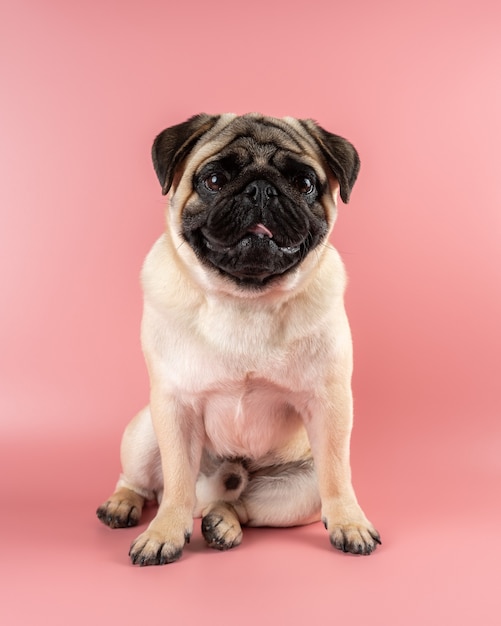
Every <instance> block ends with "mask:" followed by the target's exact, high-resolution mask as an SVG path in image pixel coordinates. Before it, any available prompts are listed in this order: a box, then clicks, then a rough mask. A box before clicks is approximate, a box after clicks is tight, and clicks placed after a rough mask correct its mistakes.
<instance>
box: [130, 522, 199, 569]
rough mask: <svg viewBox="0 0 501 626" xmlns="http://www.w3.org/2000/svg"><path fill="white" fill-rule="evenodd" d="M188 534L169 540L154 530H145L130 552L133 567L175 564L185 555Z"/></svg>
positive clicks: (188, 538)
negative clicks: (184, 549)
mask: <svg viewBox="0 0 501 626" xmlns="http://www.w3.org/2000/svg"><path fill="white" fill-rule="evenodd" d="M189 540H190V535H189V533H188V532H186V533H185V535H184V536H182V537H180V538H177V539H167V538H166V537H165V535H164V534H162V533H159V532H156V531H154V530H150V529H148V530H145V531H144V533H142V534H141V535H139V537H138V538H137V539H136V540H135V541H133V542H132V545H131V547H130V550H129V556H130V560H131V561H132V564H133V565H165V564H166V563H174V561H177V560H178V559H179V558H180V557H181V554H182V553H183V548H184V544H185V543H189Z"/></svg>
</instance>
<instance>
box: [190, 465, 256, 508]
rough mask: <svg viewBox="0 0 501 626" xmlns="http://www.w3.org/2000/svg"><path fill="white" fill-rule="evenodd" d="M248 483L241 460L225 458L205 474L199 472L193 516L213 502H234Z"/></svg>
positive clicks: (247, 475)
mask: <svg viewBox="0 0 501 626" xmlns="http://www.w3.org/2000/svg"><path fill="white" fill-rule="evenodd" d="M248 483H249V472H248V471H247V468H246V467H245V462H244V461H243V460H240V459H238V460H234V459H232V460H225V461H223V462H222V463H221V464H220V465H219V466H218V467H217V469H216V470H215V472H213V473H211V474H209V475H207V474H204V473H200V474H199V476H198V480H197V486H196V495H197V505H196V509H195V517H200V516H201V515H202V512H203V510H204V509H205V508H206V507H207V506H208V505H209V504H213V503H214V502H235V501H237V500H238V499H239V498H240V496H241V495H242V493H243V492H244V491H245V489H246V487H247V485H248Z"/></svg>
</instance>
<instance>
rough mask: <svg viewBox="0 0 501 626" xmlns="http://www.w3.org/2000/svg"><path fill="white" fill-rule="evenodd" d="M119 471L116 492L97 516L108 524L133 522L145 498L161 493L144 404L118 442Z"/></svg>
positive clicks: (153, 440)
mask: <svg viewBox="0 0 501 626" xmlns="http://www.w3.org/2000/svg"><path fill="white" fill-rule="evenodd" d="M121 460H122V474H121V475H120V479H119V481H118V483H117V486H116V488H115V492H114V493H113V495H111V496H110V497H109V498H108V500H107V501H106V502H104V503H103V504H101V506H99V507H98V509H97V511H96V514H97V516H98V518H99V519H100V520H101V521H102V522H103V523H104V524H106V525H107V526H109V527H110V528H125V527H128V526H136V525H137V524H138V523H139V520H140V519H141V513H142V510H143V506H144V503H145V501H146V500H154V499H156V498H157V497H158V496H159V494H160V493H161V489H162V477H161V467H160V453H159V450H158V445H157V442H156V437H155V433H154V432H153V426H152V424H151V416H150V411H149V407H146V408H145V409H143V410H142V411H140V413H138V415H136V417H135V418H134V419H133V420H132V421H131V422H130V423H129V424H128V426H127V428H126V429H125V432H124V435H123V438H122V445H121Z"/></svg>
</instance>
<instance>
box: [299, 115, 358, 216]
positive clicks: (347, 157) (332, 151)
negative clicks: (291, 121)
mask: <svg viewBox="0 0 501 626" xmlns="http://www.w3.org/2000/svg"><path fill="white" fill-rule="evenodd" d="M301 124H302V125H303V127H304V128H305V129H306V130H307V131H308V133H309V134H310V135H311V136H312V137H313V138H314V139H315V141H316V142H317V144H318V146H319V147H320V150H321V152H322V155H323V157H324V159H325V160H326V161H327V164H328V165H329V167H330V168H331V170H332V172H333V174H334V176H335V177H336V178H337V180H338V181H339V189H340V193H341V198H342V200H343V202H344V203H345V204H347V203H348V202H349V200H350V193H351V190H352V189H353V185H354V184H355V181H356V180H357V176H358V172H359V170H360V158H359V156H358V153H357V151H356V150H355V147H354V146H353V145H352V144H351V143H350V142H349V141H347V140H346V139H344V138H343V137H340V136H339V135H333V134H332V133H329V132H328V131H326V130H324V129H323V128H321V127H320V126H319V125H318V124H317V123H316V122H314V121H313V120H301Z"/></svg>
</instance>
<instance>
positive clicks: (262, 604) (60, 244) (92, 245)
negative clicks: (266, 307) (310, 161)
mask: <svg viewBox="0 0 501 626" xmlns="http://www.w3.org/2000/svg"><path fill="white" fill-rule="evenodd" d="M8 5H9V6H8ZM169 5H170V6H169ZM500 24H501V5H500V4H499V2H497V1H496V0H421V1H420V2H412V3H410V2H405V1H402V0H381V1H380V2H373V1H372V0H365V1H357V0H353V1H352V2H336V1H335V0H312V1H311V2H307V3H295V2H294V0H283V1H281V2H273V0H252V2H249V3H243V2H236V1H233V2H230V1H229V0H213V1H212V2H209V3H208V2H201V0H200V1H196V0H195V1H192V2H189V1H185V2H178V3H177V5H174V3H173V2H166V1H163V2H161V1H160V0H159V1H153V0H152V1H150V0H142V1H137V2H133V1H129V0H121V1H118V0H109V1H104V0H99V1H98V0H89V1H86V2H69V1H68V0H65V1H63V0H38V1H36V0H31V1H30V0H17V1H16V2H10V3H7V2H2V4H1V8H0V46H1V53H0V62H1V65H2V67H1V94H0V95H1V97H0V107H1V120H0V123H1V126H2V127H1V135H0V151H1V170H0V171H1V176H2V183H1V188H0V210H1V212H2V217H1V232H0V254H1V265H0V267H1V269H0V276H1V279H0V280H1V285H0V289H1V294H2V300H1V307H0V318H1V326H0V346H1V350H0V385H1V389H0V420H1V443H0V464H1V467H0V472H1V473H0V476H1V485H2V487H1V495H0V501H1V507H2V511H1V514H0V525H1V532H0V541H1V543H2V545H1V558H0V568H1V570H2V571H3V574H2V577H3V582H2V596H3V599H2V601H1V603H0V619H1V621H2V623H5V624H28V623H42V621H44V623H51V624H56V625H58V624H63V623H64V624H66V623H72V624H77V625H78V624H88V623H94V624H106V623H109V622H113V623H125V624H129V623H135V622H137V621H139V619H142V620H143V621H144V622H145V623H147V622H152V623H153V620H155V622H158V620H167V621H168V623H170V624H195V623H204V624H218V625H219V624H226V623H230V620H231V623H239V624H241V625H243V626H246V625H247V624H255V623H257V624H259V623H262V624H273V623H280V624H285V623H286V624H292V625H296V624H298V625H299V624H305V623H312V624H313V623H315V622H318V621H319V620H323V623H326V622H325V620H326V619H327V623H338V624H343V625H344V626H346V625H348V626H349V625H351V624H357V625H358V624H364V625H367V624H377V625H379V624H380V625H385V626H387V625H388V624H392V625H393V624H396V625H400V624H405V625H406V626H413V625H418V624H419V625H422V624H441V625H442V624H481V625H482V626H486V625H487V626H489V625H491V624H492V625H494V624H500V623H501V606H500V605H501V600H500V594H499V563H500V558H501V542H500V540H499V531H500V530H501V528H500V522H501V505H500V497H499V494H500V487H499V484H500V479H501V454H500V447H501V444H500V435H501V426H500V412H501V411H500V410H501V400H500V398H501V393H500V383H499V378H500V370H501V363H500V354H501V352H500V349H501V332H500V320H501V293H500V284H501V281H500V279H501V246H500V241H501V239H500V235H501V185H500V174H499V163H500V161H499V154H500V146H501V123H500V119H501V115H500V112H501V82H500V79H499V72H500V67H501V54H500V50H501V44H500ZM253 110H258V111H261V112H264V113H268V114H272V115H278V116H280V115H286V114H287V115H295V116H298V117H313V118H315V119H317V120H318V122H319V123H320V124H322V125H324V126H325V127H326V128H328V129H329V130H331V131H334V132H337V133H339V134H342V135H345V136H347V137H348V138H350V139H351V140H352V141H353V142H354V143H355V145H356V146H357V147H358V149H359V151H360V154H361V157H362V163H363V164H362V170H361V175H360V179H359V182H358V183H357V185H356V186H355V190H354V193H353V196H352V201H351V202H350V205H349V206H347V207H344V206H342V207H341V210H340V216H339V220H338V224H337V226H336V229H335V231H334V236H333V241H334V243H335V245H336V246H337V247H338V249H339V250H340V252H341V253H342V255H343V257H344V259H345V262H346V265H347V268H348V272H349V275H350V286H349V291H348V294H347V306H348V309H349V314H350V318H351V323H352V327H353V334H354V340H355V351H356V352H355V354H356V367H355V378H354V390H355V399H356V428H355V431H354V436H353V442H352V450H353V452H352V457H353V472H354V481H355V486H356V488H357V491H358V495H359V498H360V500H361V502H362V504H363V506H364V508H365V509H366V512H367V513H368V515H369V516H370V518H371V519H372V520H373V521H374V522H375V524H376V526H377V527H378V529H379V530H380V531H381V534H382V537H383V546H382V548H380V549H378V550H377V552H376V553H375V554H374V555H373V556H371V557H369V558H357V557H349V556H345V555H342V554H340V553H336V552H334V551H333V550H332V549H331V548H330V546H329V544H328V540H327V535H326V534H325V532H324V530H323V528H322V527H321V526H320V524H315V525H312V526H310V527H307V528H299V529H291V530H266V529H256V530H248V531H247V532H246V533H245V535H244V543H243V544H242V546H240V547H239V548H238V549H237V550H235V551H234V552H229V553H225V554H220V553H216V552H213V551H210V550H208V549H205V548H204V545H203V541H202V539H201V537H200V532H199V531H198V530H197V533H196V534H195V537H194V538H193V540H192V543H191V545H190V546H189V547H188V548H187V549H186V550H185V554H184V556H183V558H182V560H181V561H180V562H179V563H177V564H176V565H172V566H166V567H163V568H145V569H139V568H134V567H132V566H131V565H129V564H128V558H127V550H128V545H129V542H130V541H131V540H132V538H134V537H135V535H136V534H137V530H134V529H133V530H123V531H110V530H109V529H107V528H105V527H104V526H102V525H101V524H99V522H98V521H97V519H96V518H95V516H94V510H95V508H96V506H97V505H98V504H99V503H100V502H101V501H102V500H103V499H105V498H106V497H107V496H108V494H109V492H110V491H111V489H112V488H113V486H114V483H115V480H116V478H117V474H118V470H119V461H118V446H119V439H120V434H121V431H122V429H123V427H124V425H125V423H126V422H127V421H128V419H129V418H130V417H131V416H132V414H133V413H134V412H135V411H136V410H137V409H138V408H140V407H141V406H142V405H143V404H144V403H145V402H146V400H147V394H148V383H147V377H146V372H145V367H144V364H143V360H142V356H141V351H140V345H139V322H140V316H141V295H140V288H139V283H138V273H139V268H140V265H141V262H142V259H143V257H144V255H145V254H146V252H147V250H148V249H149V247H150V245H151V244H152V242H153V241H154V239H155V238H156V237H157V235H158V234H159V233H160V232H161V229H162V224H163V206H164V199H163V198H162V196H161V193H160V187H159V185H158V183H157V181H156V179H155V175H154V173H153V170H152V167H151V164H150V157H149V150H150V144H151V141H152V139H153V137H154V135H155V134H156V133H157V132H159V131H160V130H161V129H163V128H164V127H166V126H168V125H170V124H173V123H177V122H179V121H182V120H184V119H185V118H187V117H188V116H190V115H192V114H194V113H198V112H200V111H206V112H210V113H216V112H221V111H234V112H237V113H243V112H246V111H253ZM5 618H6V619H5Z"/></svg>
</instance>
